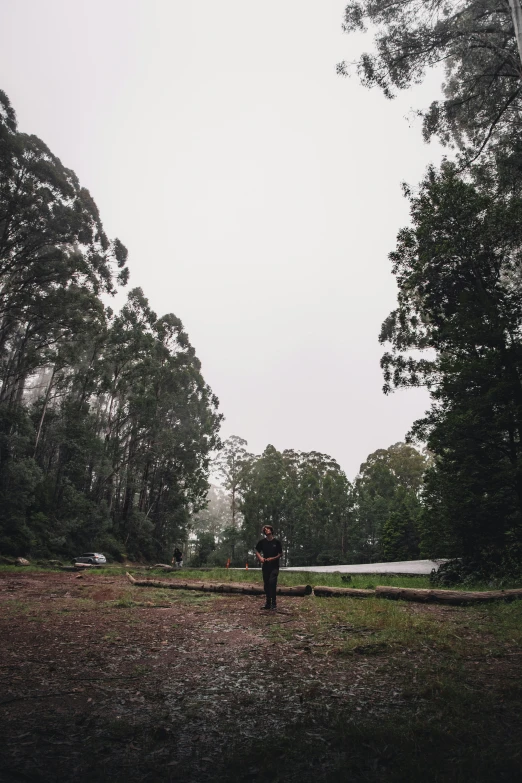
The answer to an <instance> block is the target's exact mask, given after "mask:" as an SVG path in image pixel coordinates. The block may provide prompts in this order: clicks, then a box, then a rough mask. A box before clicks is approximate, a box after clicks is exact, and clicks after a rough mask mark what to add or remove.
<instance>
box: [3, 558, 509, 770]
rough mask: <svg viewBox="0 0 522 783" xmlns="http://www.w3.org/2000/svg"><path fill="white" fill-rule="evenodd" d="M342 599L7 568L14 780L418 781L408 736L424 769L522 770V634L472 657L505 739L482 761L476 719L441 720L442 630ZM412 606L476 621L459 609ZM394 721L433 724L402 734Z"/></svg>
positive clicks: (491, 732) (476, 686) (466, 666)
mask: <svg viewBox="0 0 522 783" xmlns="http://www.w3.org/2000/svg"><path fill="white" fill-rule="evenodd" d="M336 600H338V599H322V603H321V599H316V598H281V599H280V606H279V608H278V611H277V613H263V612H261V611H259V607H260V605H261V604H262V601H261V600H260V599H259V598H255V597H250V596H235V595H231V596H226V595H205V594H196V593H191V592H190V593H189V592H182V591H165V590H150V589H147V588H136V587H134V588H132V587H130V586H129V585H128V583H127V582H126V580H125V578H124V576H122V575H117V576H105V575H100V574H94V573H88V574H82V575H77V574H75V573H58V572H48V573H29V572H23V571H19V572H12V571H11V572H4V573H1V574H0V638H1V658H0V687H1V690H0V718H1V720H0V780H1V781H9V783H10V782H11V781H31V783H33V782H34V783H40V781H41V782H42V783H44V782H45V783H47V782H48V781H58V780H60V781H69V780H84V781H115V782H118V781H126V782H130V781H160V780H161V781H197V782H198V783H199V782H201V783H206V781H218V780H219V781H221V780H233V781H236V780H237V781H242V780H244V781H282V780H285V781H290V783H291V782H292V781H314V783H318V781H330V780H332V781H333V780H336V781H338V780H345V779H346V780H348V779H349V780H351V781H361V782H362V781H365V782H366V781H370V780H371V781H374V780H375V781H380V780H383V781H388V780H389V781H399V780H404V781H407V780H409V779H410V777H409V776H410V775H413V771H410V772H408V771H404V773H401V765H404V759H403V760H401V758H400V753H401V752H402V753H404V754H409V755H410V756H411V754H412V753H413V754H418V757H419V758H418V759H417V761H416V764H417V766H415V767H412V770H413V769H415V770H421V771H422V769H423V766H422V765H423V764H424V763H425V764H426V774H425V775H423V777H424V779H425V780H433V781H436V780H441V781H442V780H444V781H446V780H455V781H457V780H462V781H465V780H467V779H469V780H471V779H475V780H478V779H480V780H488V779H490V778H489V777H488V775H487V772H484V770H485V769H486V768H485V767H484V764H486V765H487V764H488V763H490V764H491V775H494V778H493V777H492V778H491V779H492V780H493V779H495V780H515V777H513V776H514V775H515V776H516V775H517V774H518V772H520V778H518V779H520V780H522V762H521V752H522V743H521V741H520V737H521V734H522V732H521V729H522V725H521V722H520V711H519V709H518V708H519V707H520V706H521V704H522V702H521V699H520V662H521V657H520V650H519V649H518V648H517V649H514V648H513V647H510V648H509V649H510V652H509V653H506V655H504V656H502V657H501V658H499V659H498V660H497V661H496V662H495V661H493V663H492V659H491V654H489V657H488V655H486V653H484V656H480V655H479V656H478V657H477V655H476V654H475V655H473V656H470V658H469V660H463V661H461V662H460V664H459V665H460V666H461V672H462V674H461V675H459V677H461V678H462V677H463V681H464V682H465V683H468V685H467V686H466V687H468V686H469V688H470V689H471V691H473V693H474V694H479V696H480V693H484V697H485V698H488V693H489V692H490V691H491V689H493V690H494V691H495V698H494V699H493V700H491V699H490V700H489V701H488V702H487V706H485V710H488V711H489V712H490V715H489V718H488V721H489V723H488V726H489V727H490V728H489V729H488V726H486V728H485V729H484V724H483V720H482V718H483V716H481V717H480V720H479V718H478V717H476V716H474V717H473V720H472V723H473V721H475V719H476V720H479V723H480V730H481V731H482V730H484V731H485V736H487V737H489V740H488V741H489V742H490V744H491V748H490V751H491V752H489V753H488V754H487V758H486V760H485V761H484V759H483V760H482V761H481V762H480V765H479V767H480V768H479V767H477V769H476V770H475V771H474V763H475V762H474V755H475V754H473V753H472V754H470V758H469V759H467V760H466V759H464V761H462V759H461V757H460V756H459V755H458V754H459V752H461V750H459V748H460V749H461V746H462V744H463V743H466V741H467V740H466V731H465V730H464V729H462V732H461V733H462V736H460V735H459V736H458V737H453V736H452V732H450V731H449V730H448V732H447V733H448V736H447V737H445V736H444V732H445V729H444V725H445V724H444V716H443V712H444V705H445V699H446V701H447V698H448V697H447V696H446V697H445V696H444V693H443V690H444V687H445V685H444V681H443V679H441V677H442V675H441V674H440V672H439V675H438V679H437V677H431V675H430V677H428V675H425V674H424V673H423V672H424V668H423V667H428V668H429V667H430V666H431V669H430V672H431V674H433V671H434V670H433V665H432V664H433V661H432V656H433V655H434V652H433V648H429V649H428V647H426V649H423V647H422V645H421V646H418V647H417V648H416V649H401V648H400V645H398V646H397V644H395V645H394V646H392V647H387V646H386V645H385V644H383V643H382V642H379V641H375V640H374V634H373V632H372V631H371V630H365V629H364V627H362V628H361V627H360V625H359V626H357V625H353V624H352V623H351V622H350V610H349V603H345V604H344V606H343V608H342V610H338V609H336V614H335V616H331V617H330V616H328V617H327V615H328V612H329V611H330V607H331V604H328V610H327V609H326V606H327V604H325V603H324V602H325V601H326V602H328V601H336ZM341 600H345V599H341ZM349 600H350V601H351V600H352V599H349ZM337 606H339V605H338V604H337ZM401 611H403V612H407V613H427V614H431V615H433V616H435V617H436V619H437V620H439V619H440V622H445V621H446V620H448V622H454V623H455V627H456V628H458V627H460V626H461V625H462V618H463V615H462V614H455V612H459V611H462V610H453V609H452V608H444V609H440V608H437V607H429V606H416V605H415V606H412V605H409V606H406V605H405V606H404V607H403V608H402V609H401ZM339 612H341V614H339ZM325 618H327V620H328V622H326V620H325ZM347 638H351V639H353V638H356V639H357V640H358V641H357V644H356V645H355V646H354V645H353V644H352V646H351V649H350V650H349V654H345V653H346V650H345V648H344V647H343V645H345V643H346V640H347ZM430 661H431V663H430ZM439 681H440V682H441V683H442V684H441V685H440V692H437V685H436V683H437V682H439ZM488 688H489V691H488ZM517 689H518V690H517ZM509 694H511V696H510V695H509ZM513 694H515V696H513ZM515 697H516V698H515ZM514 698H515V701H513V699H514ZM510 699H511V701H510ZM501 702H502V703H501ZM459 705H460V702H459ZM477 705H480V700H479V701H477V700H475V699H474V700H472V701H471V702H470V704H469V705H468V707H467V708H466V705H464V709H470V710H472V711H477V709H478V710H479V711H480V706H478V707H477ZM492 705H494V706H493V707H492ZM497 707H498V715H497V713H496V712H495V715H494V716H492V715H491V710H492V709H494V710H497ZM459 709H460V707H459ZM430 715H432V716H438V717H436V719H435V717H434V718H433V720H431V718H430V717H429V716H430ZM517 715H518V716H519V717H518V718H517V717H516V716H517ZM430 721H431V722H430ZM459 725H460V724H459ZM394 726H395V728H394ZM400 726H402V727H404V728H401V729H398V728H397V727H400ZM347 727H348V728H347ZM381 729H382V736H381ZM394 731H400V735H401V736H402V733H408V732H410V733H411V735H412V737H413V735H414V734H418V733H419V732H420V735H419V736H415V738H414V741H413V740H412V742H410V738H409V737H406V739H405V742H406V745H405V746H404V748H402V750H401V749H400V748H398V747H397V748H395V745H397V746H398V745H400V742H399V743H397V742H396V740H394V739H393V737H394V736H395V735H394V734H393V732H394ZM459 731H460V729H459ZM390 732H391V733H390ZM376 734H378V735H379V736H376ZM476 736H477V731H476V729H475V728H473V725H472V726H471V728H470V737H471V739H469V741H471V742H472V741H473V737H476ZM441 753H442V754H445V756H444V759H443V761H444V763H442V764H439V763H438V762H439V761H440V754H441ZM397 754H399V755H397ZM452 754H453V757H452ZM501 754H504V760H503V761H500V762H499V755H501ZM446 756H447V758H446ZM432 757H436V758H437V759H438V762H437V764H435V767H436V768H437V770H439V771H436V774H435V773H434V772H433V765H431V767H430V764H429V760H430V758H432ZM430 770H431V771H430ZM468 775H469V776H470V777H468ZM471 776H474V777H471Z"/></svg>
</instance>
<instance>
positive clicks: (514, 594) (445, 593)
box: [375, 587, 522, 605]
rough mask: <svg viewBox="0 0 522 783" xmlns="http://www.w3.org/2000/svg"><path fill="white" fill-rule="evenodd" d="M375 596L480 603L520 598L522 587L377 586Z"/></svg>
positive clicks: (397, 599)
mask: <svg viewBox="0 0 522 783" xmlns="http://www.w3.org/2000/svg"><path fill="white" fill-rule="evenodd" d="M375 594H376V596H377V598H390V599H393V600H396V601H417V602H421V603H439V604H455V605H463V604H464V605H468V604H481V603H489V602H490V601H515V600H516V599H517V598H522V589H517V590H487V591H486V590H485V591H482V592H478V591H477V592H475V591H471V590H429V589H428V590H427V589H420V588H419V589H416V588H413V587H377V588H376V589H375Z"/></svg>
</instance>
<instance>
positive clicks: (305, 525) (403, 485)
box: [191, 436, 432, 566]
mask: <svg viewBox="0 0 522 783" xmlns="http://www.w3.org/2000/svg"><path fill="white" fill-rule="evenodd" d="M246 446H247V443H246V441H245V440H243V439H242V438H239V437H236V436H232V437H231V438H228V439H227V440H226V441H225V443H224V444H223V449H222V451H221V452H220V454H219V456H218V458H217V459H216V461H215V464H214V468H215V470H216V472H217V474H218V475H219V477H220V479H221V481H222V486H221V487H216V486H214V487H212V488H211V491H210V493H209V503H208V506H207V508H206V509H204V510H203V511H201V512H199V513H198V514H196V515H195V517H194V519H193V521H192V529H193V531H194V532H195V533H196V535H197V543H195V545H194V546H193V547H192V548H191V554H192V557H191V562H192V563H193V564H195V565H203V564H206V563H209V564H214V565H224V564H225V563H226V561H227V559H229V558H230V560H231V564H232V565H235V566H241V565H245V562H248V561H250V562H251V563H253V562H254V560H253V551H252V550H253V547H254V545H255V543H256V542H257V541H258V540H259V538H260V537H261V528H262V526H263V525H264V524H267V523H270V524H271V525H273V526H274V528H275V531H276V535H277V536H278V537H279V538H280V539H281V541H282V544H283V563H284V564H286V565H294V566H297V565H299V566H300V565H335V564H339V563H361V562H363V563H372V562H373V563H375V562H378V561H382V560H413V559H416V558H418V557H419V556H420V555H423V554H424V543H425V542H424V529H423V517H422V511H423V504H422V499H421V492H422V487H423V476H424V474H425V471H426V469H427V467H428V466H429V464H430V462H431V461H432V460H431V457H430V456H429V455H427V454H425V453H421V452H419V451H418V450H417V449H415V448H414V447H413V446H410V445H407V444H405V443H397V444H395V445H394V446H391V447H390V448H388V449H379V450H378V451H376V452H374V453H373V454H370V455H369V457H368V458H367V460H366V462H364V463H363V464H362V465H361V468H360V471H359V474H358V475H357V477H356V479H355V481H354V482H353V484H352V483H350V481H348V479H347V478H346V475H345V473H344V472H343V471H342V470H341V468H340V467H339V465H338V463H337V462H336V461H335V460H334V459H332V457H329V456H328V455H326V454H320V453H318V452H310V453H303V452H296V451H291V450H286V451H282V452H281V451H278V450H277V449H275V448H274V447H273V446H267V448H266V449H265V450H264V452H263V454H261V455H259V456H254V455H252V454H249V453H248V452H247V451H246Z"/></svg>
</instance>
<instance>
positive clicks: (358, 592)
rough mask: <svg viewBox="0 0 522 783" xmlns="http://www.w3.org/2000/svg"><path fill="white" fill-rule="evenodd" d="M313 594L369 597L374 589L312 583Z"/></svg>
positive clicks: (320, 595)
mask: <svg viewBox="0 0 522 783" xmlns="http://www.w3.org/2000/svg"><path fill="white" fill-rule="evenodd" d="M314 595H317V596H319V597H321V598H330V597H335V596H339V597H341V596H345V597H346V598H371V596H372V595H375V590H363V589H358V588H356V587H329V586H328V585H314Z"/></svg>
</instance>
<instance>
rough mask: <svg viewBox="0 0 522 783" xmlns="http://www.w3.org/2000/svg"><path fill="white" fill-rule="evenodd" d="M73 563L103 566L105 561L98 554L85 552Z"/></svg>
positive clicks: (103, 557)
mask: <svg viewBox="0 0 522 783" xmlns="http://www.w3.org/2000/svg"><path fill="white" fill-rule="evenodd" d="M74 562H75V563H90V564H91V565H104V564H105V563H106V562H107V560H106V559H105V555H100V554H99V553H98V552H85V553H84V554H83V555H80V557H75V558H74Z"/></svg>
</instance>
